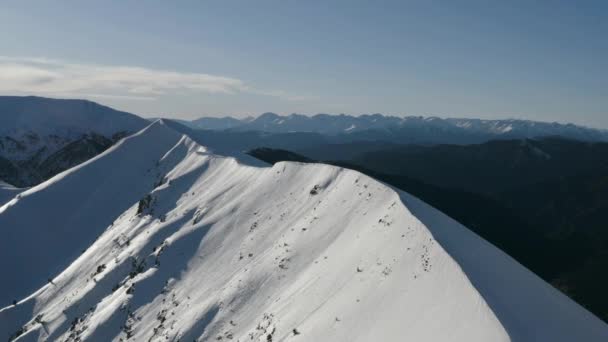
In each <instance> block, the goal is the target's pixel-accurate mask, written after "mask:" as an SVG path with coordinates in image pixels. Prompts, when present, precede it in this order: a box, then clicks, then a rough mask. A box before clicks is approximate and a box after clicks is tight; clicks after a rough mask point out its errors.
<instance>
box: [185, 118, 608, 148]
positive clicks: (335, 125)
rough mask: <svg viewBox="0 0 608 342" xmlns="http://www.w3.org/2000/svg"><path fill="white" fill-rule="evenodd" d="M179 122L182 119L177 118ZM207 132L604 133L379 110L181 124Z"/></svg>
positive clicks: (423, 140)
mask: <svg viewBox="0 0 608 342" xmlns="http://www.w3.org/2000/svg"><path fill="white" fill-rule="evenodd" d="M182 123H184V122H182ZM184 124H186V125H188V126H190V127H192V128H202V129H207V130H230V131H238V132H243V131H259V132H267V133H290V132H311V133H320V134H323V135H332V136H338V137H341V139H338V140H344V141H346V140H349V141H352V140H382V141H390V142H395V143H418V144H439V143H452V144H471V143H480V142H484V141H489V140H494V139H520V138H537V137H546V136H562V137H565V138H570V139H576V140H583V141H608V131H607V130H600V129H593V128H587V127H583V126H577V125H573V124H560V123H549V122H537V121H530V120H516V119H506V120H482V119H461V118H448V119H443V118H438V117H421V116H407V117H396V116H386V115H382V114H371V115H361V116H351V115H345V114H340V115H329V114H317V115H314V116H306V115H301V114H291V115H286V116H281V115H278V114H274V113H264V114H262V115H260V116H258V117H256V118H251V117H248V118H246V119H236V118H232V117H223V118H210V117H207V118H201V119H197V120H194V121H192V122H189V123H184Z"/></svg>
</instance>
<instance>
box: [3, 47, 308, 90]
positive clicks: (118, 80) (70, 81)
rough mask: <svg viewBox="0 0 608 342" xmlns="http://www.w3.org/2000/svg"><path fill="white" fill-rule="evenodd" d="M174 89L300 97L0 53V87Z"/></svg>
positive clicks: (200, 77)
mask: <svg viewBox="0 0 608 342" xmlns="http://www.w3.org/2000/svg"><path fill="white" fill-rule="evenodd" d="M175 91H193V92H203V93H211V94H237V93H251V94H258V95H265V96H275V97H281V98H283V99H286V100H288V101H298V100H302V99H303V98H304V97H297V96H293V95H288V94H287V93H285V92H283V91H280V90H279V91H260V90H257V89H256V88H255V87H252V86H250V85H248V84H246V83H245V82H244V81H242V80H240V79H237V78H232V77H224V76H216V75H209V74H203V73H186V72H177V71H167V70H156V69H149V68H142V67H137V66H107V65H97V64H81V63H70V62H65V61H60V60H52V59H46V58H16V57H6V56H0V93H15V92H18V93H30V94H41V95H57V96H66V95H69V96H87V97H100V98H104V97H105V98H122V99H131V100H153V99H155V98H157V97H158V96H160V95H164V94H167V93H170V92H175Z"/></svg>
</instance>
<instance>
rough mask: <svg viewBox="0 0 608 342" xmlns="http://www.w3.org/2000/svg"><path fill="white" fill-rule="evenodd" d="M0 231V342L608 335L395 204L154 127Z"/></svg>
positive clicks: (338, 180)
mask: <svg viewBox="0 0 608 342" xmlns="http://www.w3.org/2000/svg"><path fill="white" fill-rule="evenodd" d="M0 233H1V234H2V236H3V239H1V240H0V269H1V270H2V273H3V274H4V275H6V277H5V278H4V279H3V281H2V282H0V303H6V304H7V305H8V306H7V307H5V308H4V309H1V310H0V339H7V338H16V339H17V340H19V341H36V340H61V341H77V340H81V339H82V340H87V339H88V340H92V341H109V340H121V339H122V340H127V339H130V340H135V341H142V340H151V341H156V340H158V341H160V340H174V341H177V340H181V341H192V340H224V341H225V340H234V341H250V340H254V341H291V340H293V341H298V340H299V341H395V340H403V341H508V340H515V341H578V340H580V341H603V340H606V339H607V338H608V327H606V325H605V324H604V323H603V322H601V321H600V320H598V319H597V318H595V317H594V316H592V315H591V314H589V313H588V312H587V311H585V310H584V309H582V308H581V307H580V306H578V305H577V304H575V303H574V302H572V301H570V300H569V299H568V298H566V297H565V296H563V295H561V294H560V293H559V292H557V291H556V290H554V289H553V288H551V287H550V286H549V285H548V284H546V283H544V282H543V281H542V280H540V279H539V278H537V277H536V276H534V275H533V274H532V273H530V272H529V271H527V270H526V269H525V268H523V267H521V266H520V265H519V264H517V263H516V262H515V261H513V260H512V259H511V258H509V257H508V256H506V255H505V254H503V253H502V252H500V251H499V250H497V249H496V248H494V247H493V246H491V245H490V244H488V243H486V242H485V241H483V240H481V239H480V238H479V237H477V236H476V235H474V234H473V233H471V232H470V231H468V230H467V229H466V228H464V227H462V226H460V225H459V224H458V223H456V222H454V221H452V220H450V219H449V218H447V217H446V216H444V215H443V214H441V213H439V212H437V211H436V210H434V209H433V208H431V207H429V206H428V205H426V204H424V203H422V202H421V201H419V200H417V199H415V198H413V197H411V196H409V195H407V194H405V193H401V192H397V191H394V190H392V189H390V188H389V187H387V186H385V185H383V184H381V183H379V182H377V181H375V180H373V179H371V178H369V177H366V176H364V175H362V174H359V173H357V172H354V171H350V170H346V169H341V168H337V167H333V166H328V165H320V164H316V165H301V164H297V163H278V164H276V165H274V166H273V167H252V166H244V165H242V164H239V163H238V162H237V161H236V160H235V159H232V158H224V157H220V156H216V155H213V154H211V153H210V152H209V151H208V150H206V149H205V148H204V147H202V146H200V145H197V144H196V143H194V142H193V141H191V140H190V139H189V138H187V137H186V136H181V135H180V134H178V133H177V132H175V131H174V130H172V129H170V128H168V127H167V126H166V125H164V124H163V123H162V122H160V121H159V122H155V123H154V124H152V125H151V126H150V127H148V128H146V129H145V130H143V131H141V132H140V133H138V134H137V135H134V136H132V137H129V138H127V139H125V140H123V141H122V142H121V143H120V144H118V145H117V146H114V147H112V148H111V149H109V150H108V151H106V152H104V153H103V154H101V155H100V156H98V157H96V158H94V159H92V160H90V161H88V162H86V163H84V164H82V165H80V166H78V167H76V168H74V169H71V170H68V171H66V172H64V173H62V174H59V175H57V176H55V177H54V178H52V179H50V180H49V181H47V182H45V183H43V184H41V185H39V186H37V187H35V188H32V189H30V190H28V191H26V192H24V193H23V194H22V195H21V196H20V197H19V198H17V199H14V200H12V201H11V202H9V203H7V204H6V205H4V206H3V207H1V208H0ZM5 236H6V238H4V237H5ZM81 252H82V254H81V255H80V253H81ZM47 278H49V279H48V281H47ZM12 300H16V303H15V304H14V305H9V303H11V302H12Z"/></svg>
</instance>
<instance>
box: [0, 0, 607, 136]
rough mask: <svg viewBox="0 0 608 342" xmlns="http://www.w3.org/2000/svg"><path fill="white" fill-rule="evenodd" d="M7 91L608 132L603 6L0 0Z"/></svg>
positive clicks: (211, 110)
mask: <svg viewBox="0 0 608 342" xmlns="http://www.w3.org/2000/svg"><path fill="white" fill-rule="evenodd" d="M0 41H1V42H2V47H1V50H0V93H2V94H38V95H43V96H54V97H81V98H82V97H84V98H90V99H92V100H95V101H98V102H101V103H104V104H108V105H110V106H113V107H116V108H119V109H123V110H128V111H131V112H134V113H137V114H141V115H146V116H160V115H162V116H169V117H181V118H194V117H199V116H203V115H209V116H218V115H235V116H244V115H248V114H259V113H262V112H266V111H273V112H277V113H283V114H287V113H292V112H298V113H304V114H315V113H348V114H362V113H376V112H380V113H386V114H393V115H437V116H443V117H448V116H449V117H482V118H506V117H514V118H529V119H535V120H543V121H560V122H575V123H581V124H585V125H589V126H595V127H606V128H608V3H606V2H603V1H546V2H543V1H508V2H506V1H502V2H499V1H412V2H408V1H331V3H329V1H313V0H311V1H298V2H296V1H213V2H212V1H175V2H174V1H146V2H143V1H111V0H105V1H36V2H34V1H11V0H9V1H3V2H2V3H1V4H0Z"/></svg>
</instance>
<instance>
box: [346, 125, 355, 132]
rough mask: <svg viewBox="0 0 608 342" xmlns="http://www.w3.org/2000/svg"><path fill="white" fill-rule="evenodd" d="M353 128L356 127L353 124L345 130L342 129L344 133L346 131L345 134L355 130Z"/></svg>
mask: <svg viewBox="0 0 608 342" xmlns="http://www.w3.org/2000/svg"><path fill="white" fill-rule="evenodd" d="M355 128H357V126H356V125H355V124H352V125H350V126H349V127H348V128H345V129H344V131H346V132H350V131H352V130H353V129H355Z"/></svg>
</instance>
